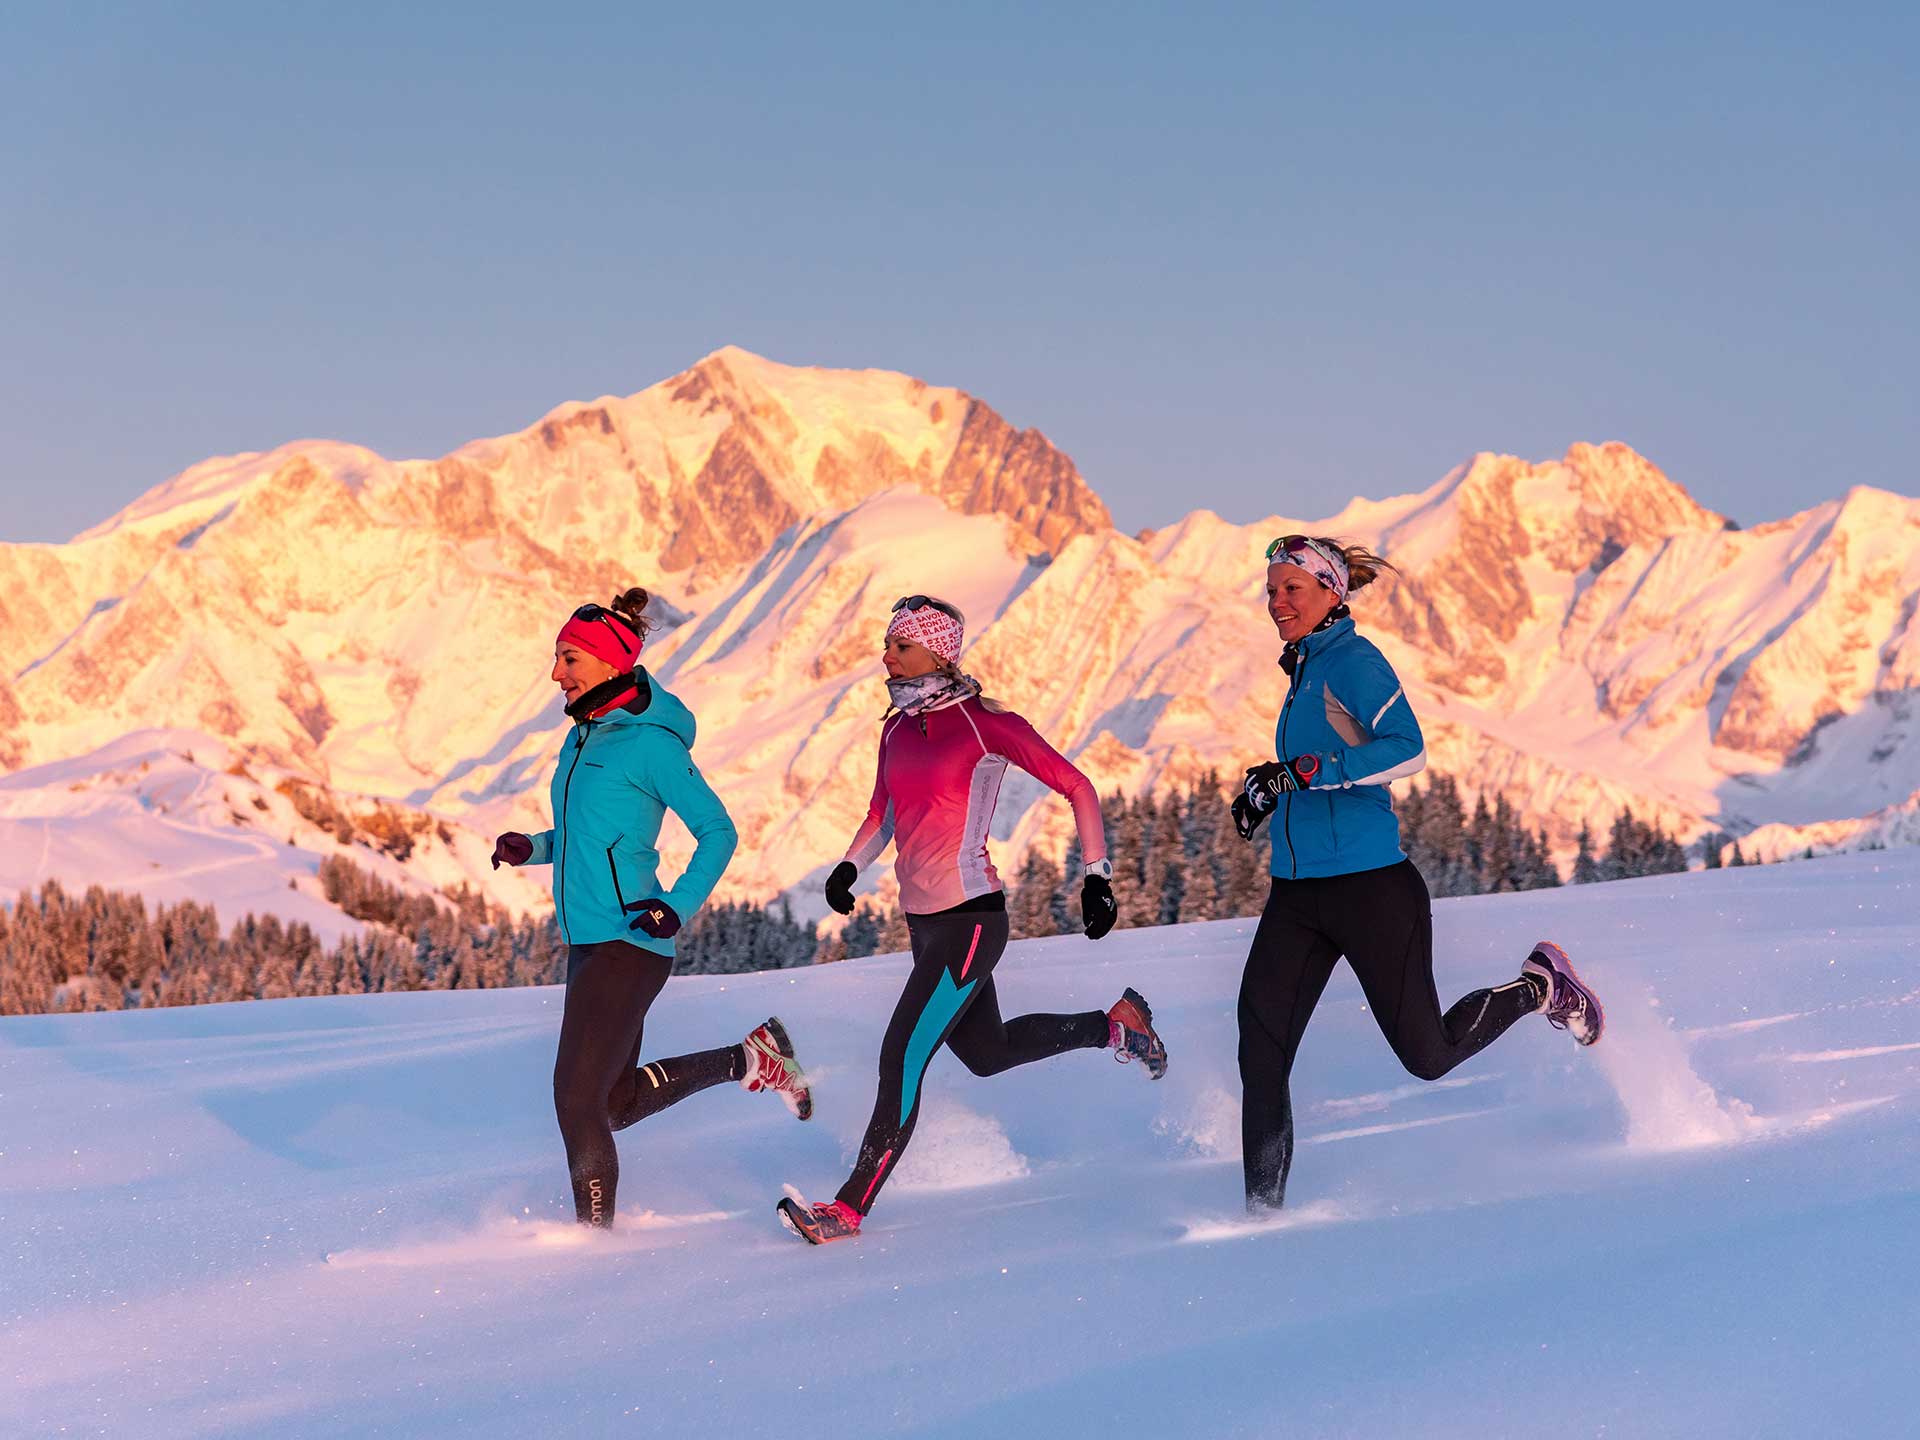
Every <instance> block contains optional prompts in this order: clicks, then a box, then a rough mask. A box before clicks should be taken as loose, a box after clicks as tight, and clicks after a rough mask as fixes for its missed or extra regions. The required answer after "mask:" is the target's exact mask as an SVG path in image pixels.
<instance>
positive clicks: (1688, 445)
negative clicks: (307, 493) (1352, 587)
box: [0, 0, 1920, 540]
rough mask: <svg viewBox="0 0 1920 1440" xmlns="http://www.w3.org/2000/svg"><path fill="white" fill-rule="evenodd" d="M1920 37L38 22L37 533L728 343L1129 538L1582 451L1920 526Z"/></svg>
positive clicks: (1318, 17) (1304, 509) (1356, 14)
mask: <svg viewBox="0 0 1920 1440" xmlns="http://www.w3.org/2000/svg"><path fill="white" fill-rule="evenodd" d="M1916 11H1920V7H1916V6H1912V5H1891V4H1889V5H1885V6H1878V5H1875V6H1854V7H1848V6H1844V5H1843V6H1840V7H1813V6H1807V5H1804V4H1795V5H1792V6H1786V5H1774V4H1766V3H1760V4H1754V3H1743V4H1738V5H1733V4H1727V5H1699V6H1690V5H1686V4H1675V3H1673V0H1665V3H1660V4H1638V3H1625V4H1612V5H1605V6H1580V7H1573V6H1552V5H1540V4H1537V3H1528V4H1473V3H1468V4H1462V5H1449V6H1433V5H1399V4H1385V3H1383V4H1374V5H1366V6H1355V5H1346V4H1342V5H1325V6H1320V5H1313V6H1301V5H1281V4H1275V5H1271V6H1266V7H1247V8H1245V9H1238V8H1223V7H1207V6H1203V5H1193V4H1187V5H1179V6H1174V5H1167V6H1163V7H1162V6H1136V5H1127V4H1111V3H1110V4H1102V5H1089V6H1085V7H1070V6H1066V5H1048V6H1030V5H1007V6H996V5H977V6H943V7H937V8H935V7H926V8H921V7H908V6H900V5H874V6H866V7H854V6H833V5H818V6H814V5H794V4H783V5H777V6H765V7H761V6H750V5H729V6H712V7H709V6H697V5H692V6H690V5H673V6H666V5H648V4H637V3H626V4H617V5H606V6H582V7H572V8H568V7H549V6H533V5H526V6H523V7H518V8H517V9H511V10H510V9H504V8H503V9H500V10H498V11H495V12H492V13H488V12H486V11H484V10H483V9H482V8H481V7H478V6H450V5H449V6H434V5H428V4H417V3H416V4H405V5H393V6H387V5H349V4H326V5H310V6H267V5H258V4H248V5H196V6H186V5H171V4H160V3H143V4H133V5H124V6H107V5H98V4H85V3H75V4H50V5H37V4H10V5H7V6H6V7H4V9H0V134H4V136H5V137H6V138H5V142H4V144H0V499H3V500H4V505H0V538H4V539H10V540H21V539H61V538H65V537H67V536H69V535H71V534H73V533H74V532H75V531H77V530H80V529H82V528H84V527H85V526H87V525H89V524H92V523H93V522H95V521H97V520H99V519H101V518H104V517H105V516H106V515H107V514H109V513H111V512H112V511H113V510H115V509H117V508H118V507H119V506H120V505H122V504H124V503H125V502H127V501H128V500H130V499H132V498H133V497H134V496H135V495H137V494H139V493H141V492H142V491H144V490H146V489H148V488H149V487H151V486H152V485H154V484H156V483H158V482H159V481H161V480H163V479H165V478H166V477H167V476H169V475H171V474H173V473H175V472H176V471H178V470H180V469H182V468H184V467H185V466H187V465H189V464H191V463H193V462H195V461H197V460H200V459H203V458H205V457H207V456H209V455H214V454H221V453H231V452H234V451H240V450H253V449H264V448H267V447H270V446H273V445H275V444H278V443H281V442H283V441H286V440H289V439H295V438H302V437H314V436H324V437H327V438H333V439H341V440H352V441H357V442H360V443H362V444H366V445H369V446H372V447H373V448H374V449H376V450H378V451H380V452H382V453H383V454H387V455H390V456H396V457H399V456H417V455H438V454H441V453H444V452H445V451H447V450H449V449H451V448H453V447H454V446H456V445H458V444H461V443H463V442H464V441H466V440H469V439H472V438H475V437H477V436H481V435H487V434H495V433H499V432H502V431H508V430H516V429H519V428H521V427H523V426H525V425H527V424H529V423H531V422H532V421H533V420H534V419H536V418H537V417H538V416H539V415H540V414H541V413H543V412H544V411H546V410H547V409H549V408H550V407H552V406H553V405H555V404H558V403H560V402H561V401H564V400H568V399H580V398H590V397H592V396H595V395H599V394H605V393H609V392H613V393H621V394H624V393H628V392H631V391H634V390H638V389H641V388H643V387H644V386H646V385H649V384H651V383H653V382H654V381H656V380H659V379H662V378H664V377H666V376H668V375H670V374H672V373H674V372H675V371H678V370H680V369H683V368H684V367H685V366H687V365H688V364H690V363H692V362H693V361H694V360H696V359H698V358H699V357H700V356H701V355H703V354H706V353H707V352H709V351H711V350H714V349H716V348H718V347H719V346H721V345H723V344H728V343H732V344H738V345H743V346H746V347H747V348H749V349H752V350H756V351H759V352H761V353H763V354H766V355H768V356H771V357H772V358H774V359H778V360H782V361H787V362H790V363H802V364H808V363H810V364H829V365H846V366H880V367H887V368H893V369H900V370H905V371H909V372H911V373H913V374H916V375H920V376H922V377H924V378H925V379H927V380H929V381H932V382H934V383H936V384H944V385H958V386H961V387H963V388H965V389H967V390H970V391H972V392H973V393H975V394H977V395H980V396H981V397H983V398H984V399H986V400H987V401H989V402H990V403H991V404H993V405H994V406H995V407H996V408H997V409H999V410H1000V411H1001V412H1002V413H1003V414H1005V415H1006V416H1007V417H1008V418H1009V419H1010V420H1012V421H1014V422H1015V423H1017V424H1022V425H1035V426H1038V427H1039V428H1040V429H1042V430H1044V431H1045V432H1046V433H1047V435H1048V436H1049V437H1050V438H1052V439H1053V440H1054V441H1055V443H1057V444H1059V445H1061V446H1062V447H1064V448H1065V449H1066V450H1067V451H1068V452H1069V453H1070V454H1071V455H1072V456H1073V457H1074V459H1075V460H1076V461H1077V462H1078V463H1079V465H1080V468H1081V469H1082V471H1083V472H1084V473H1085V474H1086V475H1087V477H1088V479H1089V480H1090V481H1091V482H1092V483H1093V484H1094V486H1095V487H1096V488H1098V489H1099V490H1100V491H1101V493H1102V494H1103V495H1104V496H1105V497H1106V498H1107V500H1108V502H1109V503H1110V504H1111V505H1112V507H1113V509H1114V512H1115V515H1116V518H1117V519H1118V520H1119V522H1120V523H1121V524H1122V525H1124V526H1126V527H1128V528H1133V527H1138V526H1142V525H1152V524H1160V523H1164V522H1166V521H1168V520H1170V519H1172V518H1174V517H1175V516H1177V515H1179V514H1182V513H1184V512H1185V511H1186V510H1188V509H1190V508H1192V507H1193V506H1196V505H1207V506H1210V507H1212V508H1213V509H1215V510H1218V511H1220V512H1221V513H1223V514H1225V515H1227V516H1229V517H1231V518H1233V519H1236V520H1250V519H1253V518H1256V517H1258V516H1261V515H1265V514H1267V513H1270V512H1272V511H1276V510H1277V511H1282V512H1286V513H1290V514H1296V515H1308V514H1323V513H1327V512H1330V511H1332V510H1334V509H1337V508H1338V507H1339V506H1340V505H1341V504H1342V503H1344V502H1345V500H1346V499H1347V497H1348V496H1350V495H1352V494H1355V493H1359V494H1365V495H1374V496H1378V495H1386V494H1396V493H1401V492H1405V491H1408V490H1413V489H1418V488H1421V487H1424V486H1426V485H1428V484H1430V483H1432V482H1433V481H1434V480H1435V479H1437V478H1438V477H1439V476H1440V475H1441V474H1442V473H1443V472H1444V471H1445V470H1446V469H1447V468H1449V467H1450V466H1451V465H1452V464H1454V463H1455V462H1456V461H1458V460H1459V459H1461V458H1463V457H1465V456H1466V455H1468V454H1470V453H1472V452H1473V451H1475V450H1479V449H1497V450H1504V451H1509V452H1513V453H1517V454H1521V455H1525V456H1528V457H1530V458H1543V457H1548V456H1555V455H1559V454H1561V453H1563V452H1564V451H1565V449H1566V447H1567V445H1568V444H1569V443H1570V442H1572V441H1575V440H1583V439H1585V440H1607V439H1619V440H1625V441H1627V442H1628V443H1630V444H1632V445H1634V446H1636V447H1638V448H1639V449H1641V450H1642V451H1644V452H1645V453H1646V454H1647V455H1649V456H1650V457H1651V458H1652V459H1653V460H1654V461H1655V462H1656V463H1658V464H1660V465H1661V466H1662V467H1663V468H1665V469H1666V470H1667V472H1668V473H1669V474H1670V475H1672V476H1673V477H1674V478H1675V479H1676V480H1678V481H1680V482H1681V483H1682V484H1684V485H1686V486H1687V487H1688V488H1689V489H1690V490H1692V491H1693V493H1694V494H1695V495H1696V496H1698V497H1699V498H1700V499H1701V500H1702V501H1703V502H1704V503H1706V504H1709V505H1711V506H1714V507H1715V508H1717V509H1721V510H1724V511H1727V512H1729V513H1731V514H1732V515H1734V516H1735V517H1736V518H1738V519H1740V520H1741V521H1743V522H1746V523H1752V522H1754V521H1756V520H1762V519H1769V518H1774V517H1778V516H1780V515H1784V514H1787V513H1790V512H1791V511H1794V510H1797V509H1801V508H1804V507H1805V506H1807V505H1810V504H1813V503H1815V502H1817V501H1819V500H1821V499H1824V498H1827V497H1829V496H1832V495H1836V494H1839V493H1840V492H1841V491H1843V490H1844V489H1845V488H1846V487H1847V486H1849V485H1852V484H1855V483H1862V482H1864V483H1870V484H1875V485H1881V486H1884V487H1887V488H1890V489H1895V490H1899V491H1902V492H1904V493H1907V494H1914V493H1916V489H1917V487H1920V474H1917V472H1916V467H1915V460H1914V456H1915V455H1916V454H1917V453H1920V404H1916V396H1915V391H1916V384H1915V381H1916V376H1917V375H1920V366H1917V365H1916V356H1915V349H1916V341H1915V336H1916V335H1920V298H1917V296H1920V288H1917V285H1916V268H1915V263H1914V257H1915V254H1916V248H1917V247H1916V236H1917V235H1920V202H1917V200H1916V185H1917V183H1920V179H1917V177H1920V163H1917V162H1916V146H1915V136H1916V134H1917V133H1920V101H1917V100H1916V94H1917V93H1920V85H1916V83H1915V78H1914V77H1915V56H1916V51H1917V50H1920V22H1917V21H1916V19H1915V18H1914V17H1915V14H1916Z"/></svg>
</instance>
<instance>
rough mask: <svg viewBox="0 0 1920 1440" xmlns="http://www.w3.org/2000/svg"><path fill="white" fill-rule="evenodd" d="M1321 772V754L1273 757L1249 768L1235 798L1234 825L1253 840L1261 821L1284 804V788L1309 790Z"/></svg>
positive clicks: (1243, 837) (1246, 837) (1242, 835)
mask: <svg viewBox="0 0 1920 1440" xmlns="http://www.w3.org/2000/svg"><path fill="white" fill-rule="evenodd" d="M1319 773H1320V757H1319V756H1318V755H1298V756H1295V757H1294V758H1293V759H1291V760H1269V761H1267V763H1266V764H1264V765H1254V766H1251V767H1249V768H1248V770H1247V778H1246V779H1245V780H1244V781H1242V782H1241V786H1240V793H1239V794H1238V795H1236V796H1234V799H1233V828H1234V829H1235V830H1237V831H1239V832H1240V838H1241V839H1242V840H1251V839H1252V838H1253V835H1254V832H1255V831H1256V830H1258V829H1259V828H1260V822H1261V821H1262V820H1264V819H1266V818H1267V816H1269V815H1271V814H1272V813H1273V811H1274V807H1275V806H1277V805H1278V804H1279V803H1280V793H1281V792H1282V791H1283V790H1305V789H1307V788H1309V787H1310V786H1311V785H1312V784H1313V777H1314V776H1316V775H1318V774H1319Z"/></svg>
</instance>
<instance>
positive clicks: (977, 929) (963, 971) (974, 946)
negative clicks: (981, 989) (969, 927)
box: [960, 925, 980, 980]
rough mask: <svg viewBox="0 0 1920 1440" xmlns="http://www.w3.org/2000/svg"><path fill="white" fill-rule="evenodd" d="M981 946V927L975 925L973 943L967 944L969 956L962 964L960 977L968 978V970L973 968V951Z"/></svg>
mask: <svg viewBox="0 0 1920 1440" xmlns="http://www.w3.org/2000/svg"><path fill="white" fill-rule="evenodd" d="M979 948H980V927H979V926H978V925H976V926H974V927H973V943H972V944H970V945H968V946H967V958H966V959H965V960H964V961H963V962H962V963H961V965H960V978H961V979H962V980H964V979H966V978H967V971H969V970H970V969H972V968H973V952H974V951H976V950H978V949H979Z"/></svg>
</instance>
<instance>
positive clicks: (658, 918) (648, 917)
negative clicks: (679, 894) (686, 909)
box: [620, 899, 680, 940]
mask: <svg viewBox="0 0 1920 1440" xmlns="http://www.w3.org/2000/svg"><path fill="white" fill-rule="evenodd" d="M620 908H621V909H623V910H638V911H639V912H640V913H639V914H638V915H636V916H634V917H633V919H631V920H629V921H628V922H627V928H628V929H629V930H644V931H645V932H646V933H647V934H649V935H651V936H652V937H653V938H654V939H656V940H671V939H672V938H673V937H674V936H675V935H678V934H679V933H680V917H679V916H678V915H676V914H674V913H673V907H672V906H671V905H669V904H667V902H666V901H664V900H660V899H653V900H634V901H630V902H628V903H627V904H625V905H623V906H621V907H620Z"/></svg>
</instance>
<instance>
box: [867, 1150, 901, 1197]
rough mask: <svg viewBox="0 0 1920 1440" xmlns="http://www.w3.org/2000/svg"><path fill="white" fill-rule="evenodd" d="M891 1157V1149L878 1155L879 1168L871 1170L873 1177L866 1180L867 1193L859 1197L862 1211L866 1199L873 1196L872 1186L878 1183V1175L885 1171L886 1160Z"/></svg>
mask: <svg viewBox="0 0 1920 1440" xmlns="http://www.w3.org/2000/svg"><path fill="white" fill-rule="evenodd" d="M891 1159H893V1151H891V1150H889V1151H887V1153H886V1154H884V1155H882V1156H881V1157H880V1168H879V1169H878V1170H875V1171H874V1172H873V1179H871V1180H869V1181H868V1182H867V1193H866V1194H864V1195H862V1196H861V1197H860V1208H861V1210H863V1211H864V1210H865V1209H866V1208H867V1201H869V1200H871V1199H872V1198H873V1187H874V1186H876V1185H878V1184H879V1183H880V1177H881V1176H882V1175H884V1174H886V1173H887V1162H888V1161H889V1160H891Z"/></svg>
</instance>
